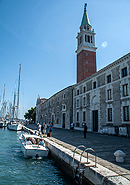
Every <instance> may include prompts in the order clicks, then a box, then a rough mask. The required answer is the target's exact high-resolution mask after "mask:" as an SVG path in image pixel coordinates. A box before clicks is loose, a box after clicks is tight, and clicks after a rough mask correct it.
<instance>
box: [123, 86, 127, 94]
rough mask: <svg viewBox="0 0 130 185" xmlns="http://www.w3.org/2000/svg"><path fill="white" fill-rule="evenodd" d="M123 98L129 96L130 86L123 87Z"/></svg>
mask: <svg viewBox="0 0 130 185" xmlns="http://www.w3.org/2000/svg"><path fill="white" fill-rule="evenodd" d="M123 96H128V84H125V85H123Z"/></svg>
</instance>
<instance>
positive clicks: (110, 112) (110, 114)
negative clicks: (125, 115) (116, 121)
mask: <svg viewBox="0 0 130 185" xmlns="http://www.w3.org/2000/svg"><path fill="white" fill-rule="evenodd" d="M108 121H112V108H109V109H108Z"/></svg>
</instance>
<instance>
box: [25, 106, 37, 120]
mask: <svg viewBox="0 0 130 185" xmlns="http://www.w3.org/2000/svg"><path fill="white" fill-rule="evenodd" d="M24 117H25V119H28V120H30V119H31V120H32V121H34V122H35V120H36V107H34V108H33V107H31V109H29V110H28V112H26V113H25V114H24Z"/></svg>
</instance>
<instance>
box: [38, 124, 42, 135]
mask: <svg viewBox="0 0 130 185" xmlns="http://www.w3.org/2000/svg"><path fill="white" fill-rule="evenodd" d="M37 125H38V133H39V134H41V125H40V124H39V123H38V124H37Z"/></svg>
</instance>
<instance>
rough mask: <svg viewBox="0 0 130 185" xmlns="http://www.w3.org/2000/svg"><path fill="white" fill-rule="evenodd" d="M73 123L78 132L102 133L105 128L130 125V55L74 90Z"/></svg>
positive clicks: (82, 82)
mask: <svg viewBox="0 0 130 185" xmlns="http://www.w3.org/2000/svg"><path fill="white" fill-rule="evenodd" d="M73 98H74V100H73V119H74V123H75V126H76V127H77V128H79V129H80V128H82V123H86V125H87V127H88V131H95V132H102V130H103V128H104V126H106V125H109V126H119V125H122V124H130V53H129V54H127V55H125V56H123V57H122V58H120V59H118V60H117V61H115V62H113V63H112V64H110V65H108V66H106V67H105V68H103V69H101V70H100V71H98V72H96V73H95V74H93V75H91V76H90V77H88V78H86V79H85V80H83V81H81V82H79V83H77V84H76V85H75V86H74V90H73Z"/></svg>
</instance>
